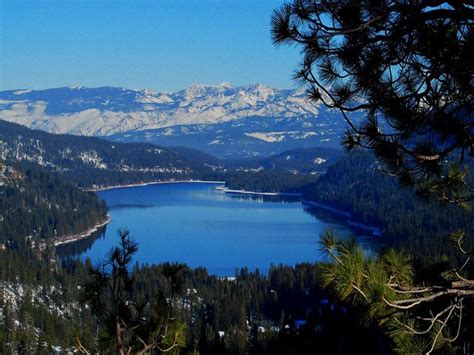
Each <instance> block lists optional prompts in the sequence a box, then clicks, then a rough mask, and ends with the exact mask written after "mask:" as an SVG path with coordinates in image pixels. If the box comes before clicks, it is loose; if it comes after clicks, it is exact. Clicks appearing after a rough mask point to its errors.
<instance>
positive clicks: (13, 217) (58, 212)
mask: <svg viewBox="0 0 474 355" xmlns="http://www.w3.org/2000/svg"><path fill="white" fill-rule="evenodd" d="M14 171H15V173H14V175H15V177H13V178H11V179H10V180H9V181H8V182H7V183H6V184H5V185H4V186H0V243H4V244H5V245H7V247H8V248H21V246H24V245H26V244H27V243H30V244H31V242H35V243H39V242H41V241H42V240H47V239H49V240H53V239H57V238H59V237H63V236H67V235H73V234H76V233H80V232H84V231H86V230H88V229H89V228H91V227H92V226H94V225H95V224H97V223H98V222H102V221H103V220H104V219H105V218H106V214H107V209H106V206H105V204H104V202H103V201H101V200H100V199H99V198H98V197H97V196H96V195H95V194H93V193H91V192H85V191H82V190H80V189H78V188H77V187H76V186H74V185H72V184H71V183H69V182H66V181H65V180H64V179H62V178H60V177H57V176H53V175H51V174H49V173H47V172H45V171H41V170H38V169H33V168H32V169H27V170H25V171H22V170H18V169H14ZM27 237H29V238H27Z"/></svg>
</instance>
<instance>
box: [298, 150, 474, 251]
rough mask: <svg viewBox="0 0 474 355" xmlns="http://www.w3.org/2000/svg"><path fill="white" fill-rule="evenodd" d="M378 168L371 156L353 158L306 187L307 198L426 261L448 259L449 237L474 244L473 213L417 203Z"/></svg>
mask: <svg viewBox="0 0 474 355" xmlns="http://www.w3.org/2000/svg"><path fill="white" fill-rule="evenodd" d="M377 166H378V163H377V162H376V160H375V159H374V158H373V156H372V155H371V154H369V153H367V152H356V153H353V154H347V155H345V156H344V157H343V158H342V159H340V160H339V161H338V162H336V163H335V164H334V165H333V166H331V167H330V168H329V169H328V171H327V172H326V174H324V175H323V176H321V177H320V178H319V180H318V181H317V183H315V184H312V185H309V186H307V187H306V189H305V191H304V198H305V199H309V200H316V201H318V202H321V203H323V204H327V205H330V206H332V207H335V208H338V209H341V210H344V211H348V212H350V213H351V220H353V221H356V222H359V223H365V224H368V225H371V226H377V227H379V228H380V229H381V231H382V234H383V238H384V241H386V242H392V243H394V244H399V245H402V246H403V247H404V248H405V249H407V250H409V251H411V252H413V253H414V254H419V253H420V251H422V252H423V253H424V258H425V259H427V258H429V257H430V256H433V257H434V256H436V255H443V254H445V253H446V252H447V251H448V250H449V245H448V244H449V243H448V240H449V238H448V235H449V234H450V233H452V232H454V231H456V230H459V229H463V230H466V235H467V236H469V237H468V238H467V239H468V241H467V242H468V243H474V240H473V238H472V235H473V232H474V216H473V214H472V211H470V210H461V209H459V208H457V207H455V206H445V207H444V208H440V206H439V204H438V203H436V202H433V201H432V202H428V201H424V200H422V199H421V198H417V197H416V195H415V193H414V191H412V190H411V189H409V188H403V187H401V186H400V185H399V184H398V182H397V181H396V180H395V178H393V177H389V176H387V175H385V174H384V173H382V172H380V171H379V170H378V169H377ZM471 171H474V169H472V167H471Z"/></svg>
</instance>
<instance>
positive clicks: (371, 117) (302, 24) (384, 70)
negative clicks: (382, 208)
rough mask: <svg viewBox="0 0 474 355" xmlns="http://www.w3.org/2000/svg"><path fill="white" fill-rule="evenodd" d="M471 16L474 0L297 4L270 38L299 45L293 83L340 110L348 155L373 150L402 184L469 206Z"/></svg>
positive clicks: (473, 85)
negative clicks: (357, 114) (358, 116)
mask: <svg viewBox="0 0 474 355" xmlns="http://www.w3.org/2000/svg"><path fill="white" fill-rule="evenodd" d="M473 19H474V4H473V2H472V1H456V0H454V1H436V0H417V1H415V0H413V1H401V0H392V1H390V0H388V1H383V0H382V1H374V0H362V1H350V0H345V1H333V0H319V1H316V0H294V1H292V2H291V3H287V4H285V5H283V6H282V7H281V8H280V9H278V10H276V11H275V12H274V14H273V17H272V35H273V41H274V43H275V44H276V45H280V44H291V45H297V46H299V47H300V48H301V51H302V57H303V59H302V62H301V66H300V68H299V69H298V70H297V71H296V73H295V77H296V78H297V79H301V80H302V81H303V82H304V83H305V84H307V85H308V91H309V97H310V99H311V100H313V101H314V102H323V103H324V104H325V105H326V106H328V107H330V108H334V109H337V110H339V111H340V112H341V113H342V115H343V117H344V119H345V120H346V122H347V123H348V127H349V128H348V130H347V133H346V135H345V137H344V145H345V147H346V148H347V149H353V148H355V147H363V148H368V149H371V150H372V151H373V152H374V153H375V154H376V156H377V157H378V158H379V159H380V160H381V161H382V162H383V163H384V169H385V170H386V171H387V172H388V173H390V174H394V175H396V176H397V177H398V178H399V179H400V181H401V182H402V183H403V184H405V185H415V186H416V187H417V188H418V191H419V192H420V193H422V194H423V195H433V194H434V195H435V196H437V197H438V199H439V200H440V201H442V202H454V203H458V204H465V203H466V201H469V200H471V199H472V198H473V191H474V190H473V188H472V185H470V184H469V182H468V180H467V178H466V173H467V171H466V168H465V166H464V165H465V164H466V163H469V162H472V158H473V157H474V137H473V135H474V117H473V107H474V103H473V93H474V80H473V76H474V70H473V69H474V61H473V60H472V58H473V57H474V34H473ZM353 112H363V113H364V118H363V119H362V120H361V121H359V120H355V119H354V116H353V115H351V113H353Z"/></svg>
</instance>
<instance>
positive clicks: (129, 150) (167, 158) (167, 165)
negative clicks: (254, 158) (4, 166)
mask: <svg viewBox="0 0 474 355" xmlns="http://www.w3.org/2000/svg"><path fill="white" fill-rule="evenodd" d="M0 159H3V160H6V161H10V162H18V163H21V164H23V165H25V166H30V165H32V166H39V167H42V168H44V169H47V170H49V171H51V172H57V173H59V174H61V175H62V176H64V177H66V178H68V179H70V180H71V181H74V182H75V183H77V184H78V185H79V186H82V187H91V186H93V185H100V186H103V185H114V184H123V183H134V182H140V181H155V180H169V179H177V180H181V179H189V178H199V177H200V176H202V175H205V174H208V173H209V172H210V171H212V169H211V168H210V167H208V166H205V165H204V164H202V163H200V162H196V161H193V160H190V159H187V158H186V157H184V156H183V155H181V154H179V153H178V152H175V151H173V150H170V149H166V148H159V147H157V146H154V145H151V144H125V143H113V142H109V141H104V140H101V139H97V138H92V137H80V136H73V135H58V134H50V133H46V132H43V131H39V130H31V129H28V128H26V127H23V126H21V125H17V124H13V123H9V122H6V121H2V120H0Z"/></svg>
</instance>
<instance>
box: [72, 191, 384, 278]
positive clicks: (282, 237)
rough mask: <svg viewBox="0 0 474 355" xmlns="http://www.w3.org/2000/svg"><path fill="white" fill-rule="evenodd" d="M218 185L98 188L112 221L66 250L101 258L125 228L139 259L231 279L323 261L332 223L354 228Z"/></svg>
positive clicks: (367, 242) (367, 239)
mask: <svg viewBox="0 0 474 355" xmlns="http://www.w3.org/2000/svg"><path fill="white" fill-rule="evenodd" d="M216 186H217V185H215V184H193V183H179V184H178V183H177V184H158V185H148V186H140V187H131V188H123V189H113V190H108V191H103V192H100V193H99V195H100V196H101V197H102V198H103V199H104V200H105V201H106V203H107V205H108V207H109V209H110V212H109V213H110V216H111V222H110V223H109V224H108V226H107V227H106V228H105V229H104V230H102V232H101V233H100V235H99V236H96V237H95V238H93V239H92V240H89V241H87V242H85V243H86V246H85V247H84V248H83V249H82V250H80V249H79V250H78V249H77V248H76V249H74V248H75V247H73V246H68V247H67V248H69V249H68V251H67V253H68V254H76V255H77V254H78V255H80V256H81V257H82V258H86V257H89V258H91V259H92V261H97V260H100V259H101V258H103V256H104V255H105V254H106V253H107V251H108V250H110V248H111V247H112V246H114V245H115V244H116V243H117V241H118V237H117V230H118V229H119V228H128V229H129V230H130V232H131V234H132V236H133V237H134V239H135V240H136V241H137V242H138V244H139V251H138V253H137V255H136V260H138V261H139V262H140V263H148V264H152V263H160V262H165V261H170V262H183V263H186V264H188V265H189V266H191V267H198V266H204V267H206V268H207V269H208V271H209V273H211V274H216V275H219V276H232V275H234V274H235V271H236V270H237V269H239V268H241V267H248V268H249V269H250V270H255V269H256V268H258V269H259V270H260V271H262V272H266V271H267V270H268V268H269V266H270V265H271V264H280V263H282V264H287V265H294V264H297V263H301V262H314V261H319V260H322V254H321V252H320V251H319V246H318V243H317V242H318V239H319V235H320V234H321V233H322V232H323V230H324V229H325V228H327V227H331V228H333V229H337V230H338V231H339V232H340V234H341V235H343V236H348V235H351V234H352V235H354V233H355V231H354V230H351V229H350V228H349V227H348V226H347V225H345V224H344V221H338V220H334V219H333V218H331V216H330V215H325V214H324V213H321V212H318V211H316V210H314V209H308V208H307V207H305V206H304V205H302V204H301V203H300V202H299V201H292V202H288V201H286V202H285V201H281V200H273V201H268V200H265V199H262V198H248V197H245V198H244V197H238V196H233V195H229V194H225V193H223V192H220V191H216V190H215V187H216ZM357 240H358V242H359V243H360V244H361V245H363V246H364V248H366V249H369V250H370V249H371V246H372V245H373V244H374V242H375V241H376V238H375V237H371V236H364V235H361V234H359V235H357ZM87 243H88V244H87ZM71 247H72V249H71ZM71 250H73V251H71Z"/></svg>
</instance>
